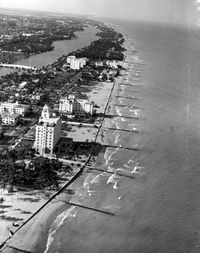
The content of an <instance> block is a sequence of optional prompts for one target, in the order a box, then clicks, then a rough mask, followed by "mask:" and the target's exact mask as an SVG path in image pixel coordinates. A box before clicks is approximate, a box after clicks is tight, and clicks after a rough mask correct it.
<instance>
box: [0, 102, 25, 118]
mask: <svg viewBox="0 0 200 253" xmlns="http://www.w3.org/2000/svg"><path fill="white" fill-rule="evenodd" d="M28 110H29V106H28V105H23V104H19V103H18V102H16V103H8V102H5V103H1V104H0V114H2V113H10V114H19V115H22V116H24V114H25V113H26V112H27V111H28Z"/></svg>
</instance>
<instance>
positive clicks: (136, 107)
mask: <svg viewBox="0 0 200 253" xmlns="http://www.w3.org/2000/svg"><path fill="white" fill-rule="evenodd" d="M111 105H113V106H116V107H124V108H132V109H139V107H138V106H132V105H131V106H128V105H119V104H111Z"/></svg>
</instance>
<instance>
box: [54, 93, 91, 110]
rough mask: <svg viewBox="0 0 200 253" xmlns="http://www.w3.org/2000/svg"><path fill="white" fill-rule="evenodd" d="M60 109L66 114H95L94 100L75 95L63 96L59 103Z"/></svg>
mask: <svg viewBox="0 0 200 253" xmlns="http://www.w3.org/2000/svg"><path fill="white" fill-rule="evenodd" d="M59 111H60V112H61V113H65V114H86V113H89V114H91V115H92V114H93V112H94V102H89V101H88V100H85V99H77V98H76V97H75V96H74V95H69V96H68V97H65V98H61V99H60V103H59Z"/></svg>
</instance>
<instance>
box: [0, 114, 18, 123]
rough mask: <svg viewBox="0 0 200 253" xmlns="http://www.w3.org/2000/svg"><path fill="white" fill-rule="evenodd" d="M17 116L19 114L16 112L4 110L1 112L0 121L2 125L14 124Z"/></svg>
mask: <svg viewBox="0 0 200 253" xmlns="http://www.w3.org/2000/svg"><path fill="white" fill-rule="evenodd" d="M19 118H20V115H19V114H16V113H6V112H5V113H2V114H1V122H2V124H3V125H10V126H15V125H16V123H17V121H18V120H19Z"/></svg>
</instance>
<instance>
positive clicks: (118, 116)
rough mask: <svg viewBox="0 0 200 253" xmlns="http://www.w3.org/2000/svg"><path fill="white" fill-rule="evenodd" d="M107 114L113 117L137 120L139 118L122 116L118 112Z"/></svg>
mask: <svg viewBox="0 0 200 253" xmlns="http://www.w3.org/2000/svg"><path fill="white" fill-rule="evenodd" d="M106 116H110V117H113V118H124V119H137V120H138V119H139V118H138V117H129V116H120V115H118V114H116V115H109V114H107V115H106Z"/></svg>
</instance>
